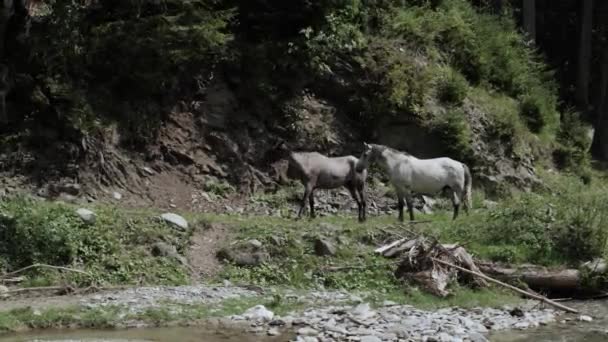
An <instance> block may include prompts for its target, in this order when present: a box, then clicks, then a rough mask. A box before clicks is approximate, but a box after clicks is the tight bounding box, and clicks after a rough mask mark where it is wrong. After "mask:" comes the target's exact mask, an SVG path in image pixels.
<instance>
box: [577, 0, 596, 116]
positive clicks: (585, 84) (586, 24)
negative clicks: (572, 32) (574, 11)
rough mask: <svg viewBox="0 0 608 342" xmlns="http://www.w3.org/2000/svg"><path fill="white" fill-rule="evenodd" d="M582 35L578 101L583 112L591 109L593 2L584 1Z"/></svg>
mask: <svg viewBox="0 0 608 342" xmlns="http://www.w3.org/2000/svg"><path fill="white" fill-rule="evenodd" d="M582 10H583V12H582V16H581V35H580V41H579V50H578V75H577V79H576V100H577V101H578V103H579V105H580V106H581V107H582V108H583V110H587V108H588V107H589V74H590V68H591V65H590V64H591V33H592V27H593V0H583V9H582Z"/></svg>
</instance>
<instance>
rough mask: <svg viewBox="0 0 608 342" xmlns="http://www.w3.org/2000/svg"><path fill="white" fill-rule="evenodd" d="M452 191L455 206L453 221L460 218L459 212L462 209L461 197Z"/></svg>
mask: <svg viewBox="0 0 608 342" xmlns="http://www.w3.org/2000/svg"><path fill="white" fill-rule="evenodd" d="M450 191H451V193H452V204H453V205H454V216H453V217H452V220H455V219H456V218H457V217H458V210H459V208H460V197H459V196H458V194H457V193H456V191H454V190H452V189H450Z"/></svg>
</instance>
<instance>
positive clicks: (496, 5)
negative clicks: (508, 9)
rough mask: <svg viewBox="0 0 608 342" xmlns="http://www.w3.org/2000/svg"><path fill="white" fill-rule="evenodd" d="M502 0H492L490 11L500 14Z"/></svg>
mask: <svg viewBox="0 0 608 342" xmlns="http://www.w3.org/2000/svg"><path fill="white" fill-rule="evenodd" d="M502 6H503V0H492V10H493V11H494V13H496V14H500V13H502Z"/></svg>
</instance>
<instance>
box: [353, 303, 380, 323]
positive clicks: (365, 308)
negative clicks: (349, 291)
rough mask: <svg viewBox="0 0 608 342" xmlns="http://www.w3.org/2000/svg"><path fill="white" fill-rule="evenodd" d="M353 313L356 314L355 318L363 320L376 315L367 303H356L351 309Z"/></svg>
mask: <svg viewBox="0 0 608 342" xmlns="http://www.w3.org/2000/svg"><path fill="white" fill-rule="evenodd" d="M352 313H353V315H355V316H357V318H359V319H362V320H365V319H368V318H371V317H374V316H375V315H376V312H374V311H372V310H371V308H370V306H369V303H362V304H359V305H357V306H356V307H355V308H354V309H353V311H352Z"/></svg>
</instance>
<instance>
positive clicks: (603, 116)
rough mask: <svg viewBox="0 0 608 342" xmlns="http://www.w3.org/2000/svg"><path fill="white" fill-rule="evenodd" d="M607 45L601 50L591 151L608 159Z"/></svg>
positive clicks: (599, 156)
mask: <svg viewBox="0 0 608 342" xmlns="http://www.w3.org/2000/svg"><path fill="white" fill-rule="evenodd" d="M606 96H608V45H607V46H605V47H604V49H603V51H602V66H601V83H600V90H599V94H598V103H597V108H596V110H597V112H596V122H595V131H594V134H593V144H592V145H591V152H592V154H593V156H594V157H596V158H598V159H602V160H608V99H607V98H606Z"/></svg>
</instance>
